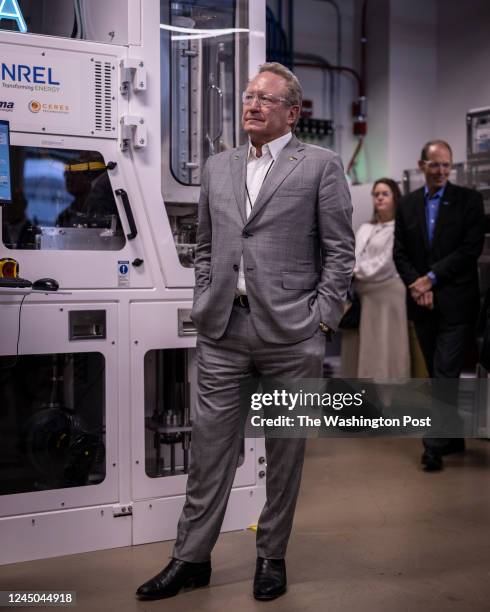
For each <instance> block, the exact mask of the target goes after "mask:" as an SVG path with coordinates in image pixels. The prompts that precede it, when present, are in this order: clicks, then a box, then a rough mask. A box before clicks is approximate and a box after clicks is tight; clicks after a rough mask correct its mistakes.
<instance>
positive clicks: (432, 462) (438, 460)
mask: <svg viewBox="0 0 490 612" xmlns="http://www.w3.org/2000/svg"><path fill="white" fill-rule="evenodd" d="M421 463H422V464H423V465H424V470H425V471H426V472H439V471H441V470H442V468H443V463H442V457H441V455H440V454H439V453H434V452H430V451H425V452H424V454H423V455H422V460H421Z"/></svg>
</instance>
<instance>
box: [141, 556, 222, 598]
mask: <svg viewBox="0 0 490 612" xmlns="http://www.w3.org/2000/svg"><path fill="white" fill-rule="evenodd" d="M210 578H211V562H210V561H206V562H205V563H189V562H188V561H181V560H180V559H172V560H171V561H170V563H169V564H168V565H167V567H166V568H164V569H163V570H162V571H161V572H160V573H159V574H157V575H156V576H154V577H153V578H152V579H151V580H148V582H145V583H144V584H142V585H141V586H140V587H139V589H138V590H137V591H136V595H137V597H139V598H140V599H165V598H167V597H174V596H175V595H177V593H178V592H179V591H180V589H183V588H191V589H196V588H198V587H204V586H207V585H208V584H209V580H210Z"/></svg>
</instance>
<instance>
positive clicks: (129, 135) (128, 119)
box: [121, 115, 148, 151]
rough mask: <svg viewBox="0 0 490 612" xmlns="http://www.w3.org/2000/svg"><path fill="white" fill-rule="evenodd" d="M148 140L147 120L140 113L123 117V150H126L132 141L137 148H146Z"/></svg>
mask: <svg viewBox="0 0 490 612" xmlns="http://www.w3.org/2000/svg"><path fill="white" fill-rule="evenodd" d="M147 140H148V130H147V128H146V125H145V120H144V119H143V117H140V116H139V115H123V116H122V117H121V151H126V150H127V148H128V146H129V143H130V142H131V141H132V143H133V147H134V148H135V149H144V148H145V147H146V143H147Z"/></svg>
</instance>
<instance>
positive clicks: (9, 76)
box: [1, 62, 60, 85]
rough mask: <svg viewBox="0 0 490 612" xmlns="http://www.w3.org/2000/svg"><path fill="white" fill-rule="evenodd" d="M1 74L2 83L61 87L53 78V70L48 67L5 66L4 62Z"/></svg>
mask: <svg viewBox="0 0 490 612" xmlns="http://www.w3.org/2000/svg"><path fill="white" fill-rule="evenodd" d="M1 73H2V81H11V82H12V83H22V82H24V83H35V84H37V85H60V82H59V81H55V80H54V78H53V69H52V68H48V67H46V66H26V65H25V64H5V63H4V62H2V65H1Z"/></svg>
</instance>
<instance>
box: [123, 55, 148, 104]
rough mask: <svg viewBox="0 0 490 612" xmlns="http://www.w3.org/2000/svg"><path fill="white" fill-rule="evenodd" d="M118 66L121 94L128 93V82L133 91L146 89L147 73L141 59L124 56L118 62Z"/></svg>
mask: <svg viewBox="0 0 490 612" xmlns="http://www.w3.org/2000/svg"><path fill="white" fill-rule="evenodd" d="M119 66H120V68H121V88H120V91H121V95H123V96H127V95H128V93H129V86H130V84H132V87H133V91H135V92H139V91H146V80H147V74H146V68H145V64H144V62H143V61H141V60H138V59H128V58H126V59H123V60H121V61H120V62H119Z"/></svg>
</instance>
